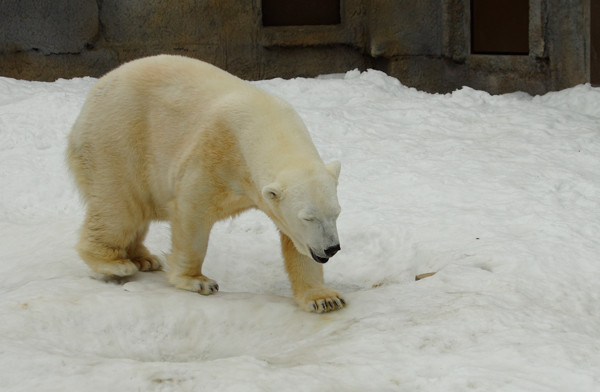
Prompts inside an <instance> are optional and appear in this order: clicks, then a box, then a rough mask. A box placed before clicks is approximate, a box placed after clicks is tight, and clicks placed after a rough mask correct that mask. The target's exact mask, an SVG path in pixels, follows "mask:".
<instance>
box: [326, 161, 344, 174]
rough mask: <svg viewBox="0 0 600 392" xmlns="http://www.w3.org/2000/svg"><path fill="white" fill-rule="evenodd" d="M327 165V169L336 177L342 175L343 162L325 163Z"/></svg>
mask: <svg viewBox="0 0 600 392" xmlns="http://www.w3.org/2000/svg"><path fill="white" fill-rule="evenodd" d="M325 167H326V168H327V170H329V172H330V173H331V174H332V175H333V176H334V177H335V178H339V177H340V170H342V164H341V163H340V161H333V162H330V163H328V164H327V165H325Z"/></svg>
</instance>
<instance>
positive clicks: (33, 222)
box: [0, 71, 600, 391]
mask: <svg viewBox="0 0 600 392" xmlns="http://www.w3.org/2000/svg"><path fill="white" fill-rule="evenodd" d="M94 82H95V80H94V79H90V78H86V79H74V80H59V81H57V82H55V83H39V82H25V81H16V80H13V79H7V78H0V184H1V189H0V248H1V249H2V255H1V256H0V276H2V279H1V280H0V293H1V295H0V319H1V322H0V369H1V370H0V389H1V390H10V391H13V390H14V391H17V390H23V391H30V390H82V389H85V390H89V391H105V390H108V389H109V388H110V389H111V390H218V391H237V390H244V391H297V390H300V388H299V386H301V389H302V390H304V391H328V390H330V391H334V390H335V391H354V390H377V391H392V390H393V391H466V390H473V391H492V390H493V391H500V390H506V391H565V390H569V391H592V390H597V389H598V388H600V373H598V371H597V370H598V369H600V298H599V297H600V280H599V279H598V276H600V262H599V259H598V255H599V254H600V240H599V238H600V197H599V195H600V89H595V88H591V87H590V86H588V85H581V86H577V87H575V88H572V89H569V90H565V91H560V92H556V93H551V94H547V95H544V96H536V97H532V96H529V95H527V94H524V93H516V94H509V95H501V96H491V95H489V94H487V93H484V92H481V91H476V90H472V89H469V88H463V89H460V90H457V91H455V92H453V93H451V94H446V95H432V94H427V93H423V92H419V91H416V90H415V89H410V88H407V87H405V86H402V85H401V84H400V83H399V82H398V81H397V80H395V79H393V78H390V77H388V76H386V75H385V74H383V73H380V72H376V71H368V72H364V73H359V72H358V71H352V72H348V73H347V74H345V75H333V76H329V77H322V78H317V79H293V80H281V79H274V80H267V81H261V82H256V85H258V86H259V87H261V88H264V89H265V90H267V91H269V92H272V93H274V94H277V95H279V96H282V97H283V98H285V99H286V100H288V101H289V102H291V103H292V104H293V105H294V107H295V108H296V109H297V110H298V112H299V113H300V115H301V116H302V117H303V118H304V120H305V121H306V123H307V125H308V127H309V129H310V131H311V133H312V136H313V138H314V141H315V144H316V145H317V148H318V149H319V150H320V152H321V154H322V156H323V157H324V159H326V160H330V159H339V160H341V161H342V164H343V166H342V175H341V178H340V189H339V192H340V194H339V196H340V202H341V204H342V208H343V212H342V215H341V217H340V220H339V231H340V238H341V240H342V249H343V251H342V252H340V253H339V255H337V256H336V257H335V258H333V259H332V260H331V262H330V263H328V264H327V265H326V267H325V269H326V279H327V280H328V281H329V282H330V283H331V286H332V287H334V288H336V289H337V290H339V291H341V292H343V293H344V294H345V297H346V298H347V299H348V302H349V306H348V308H346V309H344V310H342V311H339V312H335V313H331V314H327V315H325V316H318V315H313V314H308V313H305V312H303V311H301V310H299V309H298V308H297V307H296V306H295V305H294V303H293V301H292V299H291V293H290V290H289V288H288V283H287V278H286V276H285V273H284V270H283V266H282V265H283V263H282V261H281V255H280V251H279V245H278V238H277V235H276V229H275V227H274V226H273V224H272V223H270V221H268V219H267V218H266V217H265V216H264V215H263V214H262V213H260V212H257V211H251V212H248V213H245V214H243V215H242V216H240V217H238V218H236V219H233V220H227V221H224V222H221V223H220V224H218V225H217V226H216V227H215V228H214V231H213V233H212V236H211V245H210V248H209V251H208V255H207V261H206V263H205V266H206V269H207V274H208V275H209V276H211V277H214V278H215V279H216V280H218V281H219V284H220V287H221V290H222V291H221V292H219V293H218V294H217V295H215V296H212V297H202V296H200V295H195V294H193V293H188V292H183V291H178V290H176V289H174V288H172V287H170V286H169V285H168V284H167V282H166V279H165V277H164V276H163V275H164V274H163V273H147V274H142V273H140V274H139V275H137V276H135V277H134V278H132V279H130V280H127V281H123V282H119V283H115V282H106V281H104V280H102V279H101V278H98V277H96V276H92V275H91V273H90V271H89V270H88V269H87V267H86V266H85V265H84V263H83V262H82V261H80V260H79V259H78V256H77V254H76V253H75V251H74V249H73V245H74V243H75V241H76V233H77V230H78V227H79V225H80V223H81V220H82V216H83V208H82V205H81V203H80V201H79V199H78V196H77V194H76V192H75V189H74V186H73V184H72V182H71V180H70V179H69V177H68V175H67V173H66V169H65V164H64V157H63V155H64V149H65V145H66V136H67V134H68V132H69V128H70V126H71V124H72V123H73V121H74V120H75V117H76V116H77V114H78V111H79V109H80V107H81V105H82V104H83V101H84V99H85V96H86V93H87V91H88V90H89V88H90V87H91V86H92V84H93V83H94ZM169 241H170V234H169V230H168V226H167V225H166V224H156V225H155V226H153V227H152V230H151V233H150V235H149V238H148V240H147V243H148V246H149V247H150V249H151V250H153V251H154V252H158V253H161V252H162V253H166V252H168V251H169V247H170V245H169ZM429 271H438V273H437V274H436V275H434V276H432V277H430V278H427V279H424V280H422V281H418V282H415V281H414V276H415V274H418V273H423V272H429Z"/></svg>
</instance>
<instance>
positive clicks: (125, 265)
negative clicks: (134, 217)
mask: <svg viewBox="0 0 600 392" xmlns="http://www.w3.org/2000/svg"><path fill="white" fill-rule="evenodd" d="M130 226H131V225H130V224H128V223H126V222H125V220H124V219H122V218H121V219H118V218H114V219H111V218H110V217H107V216H105V215H103V214H101V213H98V212H95V211H94V210H92V209H91V208H88V213H87V216H86V219H85V222H84V223H83V226H82V227H81V233H80V239H79V243H78V244H77V247H76V248H77V251H78V252H79V256H80V257H81V258H82V259H83V260H84V261H85V262H86V264H87V265H88V266H89V267H90V268H91V269H92V270H93V271H94V272H96V273H99V274H104V275H107V276H116V277H123V276H129V275H133V274H135V273H136V272H137V271H138V267H137V266H136V265H135V264H134V263H133V262H132V261H131V260H130V259H129V256H128V255H127V247H128V245H129V244H130V243H132V241H133V239H134V238H135V236H136V232H137V230H135V228H132V227H130Z"/></svg>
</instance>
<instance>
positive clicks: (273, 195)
mask: <svg viewBox="0 0 600 392" xmlns="http://www.w3.org/2000/svg"><path fill="white" fill-rule="evenodd" d="M282 193H283V190H282V188H281V185H279V184H278V183H276V182H274V183H272V184H269V185H267V186H265V187H264V188H263V189H262V195H263V197H264V198H265V199H267V200H281V196H282Z"/></svg>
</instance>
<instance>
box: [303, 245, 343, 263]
mask: <svg viewBox="0 0 600 392" xmlns="http://www.w3.org/2000/svg"><path fill="white" fill-rule="evenodd" d="M340 249H341V248H340V244H337V245H334V246H330V247H329V248H327V249H325V250H324V251H323V253H324V254H325V257H322V256H319V255H317V253H320V252H315V251H314V250H312V249H310V255H311V256H312V258H313V260H315V261H316V262H317V263H321V264H325V263H327V262H328V261H329V258H331V257H333V256H334V255H335V254H336V253H337V252H339V251H340Z"/></svg>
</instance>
